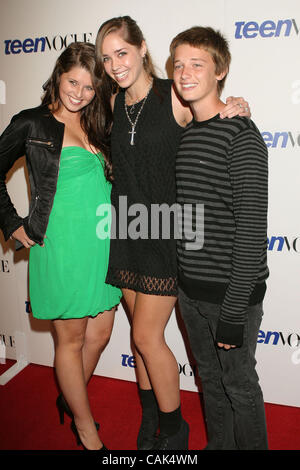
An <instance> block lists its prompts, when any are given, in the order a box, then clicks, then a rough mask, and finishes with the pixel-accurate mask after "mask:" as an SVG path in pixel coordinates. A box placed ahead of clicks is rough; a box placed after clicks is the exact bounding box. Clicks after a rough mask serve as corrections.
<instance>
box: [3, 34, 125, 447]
mask: <svg viewBox="0 0 300 470" xmlns="http://www.w3.org/2000/svg"><path fill="white" fill-rule="evenodd" d="M94 55H95V51H94V46H93V45H92V44H86V43H73V44H71V45H70V46H69V47H68V48H67V49H66V50H65V51H64V52H63V53H62V54H61V56H60V57H59V58H58V59H57V62H56V65H55V67H54V71H53V73H52V75H51V77H50V79H49V80H48V81H47V83H46V84H45V85H44V90H45V93H44V96H43V99H42V105H41V106H38V107H37V108H33V109H29V110H25V111H22V112H21V113H19V114H18V115H16V116H14V117H13V119H12V121H11V123H10V125H9V126H8V128H7V129H6V130H5V131H4V133H3V135H2V136H1V140H0V201H1V204H0V206H1V209H0V227H1V228H2V230H3V232H4V235H5V238H6V239H7V238H9V237H10V238H12V239H15V240H16V241H17V243H18V244H19V245H23V246H24V247H26V248H30V257H29V290H30V301H31V308H32V312H33V316H34V317H36V318H40V319H48V320H49V319H50V320H52V321H53V326H54V330H55V336H56V347H55V368H56V374H57V378H58V382H59V385H60V388H61V391H62V394H60V395H59V397H58V400H57V406H58V409H59V412H60V417H61V422H63V416H64V412H66V413H67V414H69V415H70V416H71V417H72V425H71V427H72V430H73V431H74V432H75V434H76V436H77V438H78V442H81V443H82V445H83V446H84V447H85V448H86V449H90V450H97V449H99V450H100V449H101V450H105V449H106V448H105V446H104V445H103V443H102V441H101V440H100V438H99V435H98V432H97V423H95V422H94V418H93V417H92V414H91V410H90V406H89V401H88V395H87V384H88V381H89V379H90V377H91V375H92V374H93V371H94V369H95V367H96V365H97V363H98V360H99V357H100V354H101V352H102V351H103V349H104V348H105V346H106V344H107V342H108V341H109V338H110V335H111V330H112V326H113V321H114V314H115V308H116V306H117V305H118V304H119V302H120V298H121V291H120V290H119V289H118V288H116V287H113V286H110V285H109V284H105V276H106V272H107V265H108V256H109V243H110V242H109V233H107V234H106V236H105V234H103V235H104V236H101V237H99V236H98V235H99V233H98V230H97V224H98V223H99V222H100V219H99V217H97V215H96V212H97V208H98V207H99V205H100V204H109V203H110V191H111V184H110V182H109V181H108V179H109V178H107V175H108V174H109V172H110V166H109V163H108V159H107V156H106V155H107V145H106V132H105V119H104V117H103V116H104V114H103V113H102V109H103V107H102V101H101V97H100V96H99V93H101V83H100V82H99V80H97V79H96V77H95V75H94V67H95V58H94ZM24 154H25V155H26V163H27V167H28V173H29V180H30V186H31V196H32V197H31V202H30V207H29V216H28V217H26V218H21V217H20V216H19V215H18V214H17V212H16V210H15V209H14V207H13V204H12V202H11V200H10V198H9V195H8V193H7V190H6V185H5V177H6V174H7V171H8V170H9V169H10V168H11V167H12V166H13V164H14V162H15V161H16V160H17V158H19V157H21V156H22V155H24Z"/></svg>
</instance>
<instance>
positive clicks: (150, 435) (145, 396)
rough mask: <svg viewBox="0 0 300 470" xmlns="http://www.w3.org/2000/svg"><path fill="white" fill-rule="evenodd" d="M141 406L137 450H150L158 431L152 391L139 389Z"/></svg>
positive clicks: (155, 404) (156, 411)
mask: <svg viewBox="0 0 300 470" xmlns="http://www.w3.org/2000/svg"><path fill="white" fill-rule="evenodd" d="M139 395H140V399H141V404H142V422H141V426H140V430H139V434H138V438H137V448H138V450H150V449H152V448H153V445H154V443H155V441H156V433H157V429H158V421H159V419H158V406H157V402H156V398H155V395H154V392H153V390H142V389H140V388H139Z"/></svg>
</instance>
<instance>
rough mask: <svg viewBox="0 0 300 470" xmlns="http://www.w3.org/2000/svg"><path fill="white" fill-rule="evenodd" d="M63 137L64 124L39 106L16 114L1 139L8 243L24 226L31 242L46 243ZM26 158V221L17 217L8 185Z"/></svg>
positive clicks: (0, 199) (1, 200)
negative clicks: (28, 195) (11, 173)
mask: <svg viewBox="0 0 300 470" xmlns="http://www.w3.org/2000/svg"><path fill="white" fill-rule="evenodd" d="M63 136H64V124H63V123H61V122H59V121H57V120H56V119H55V118H54V117H53V115H52V113H51V112H50V111H49V109H48V107H47V106H38V107H37V108H32V109H27V110H24V111H21V112H20V113H19V114H17V115H15V116H14V117H13V118H12V120H11V123H10V124H9V126H8V127H7V128H6V129H5V131H4V132H3V134H2V136H1V137H0V228H1V229H2V231H3V234H4V237H5V239H6V240H7V239H8V238H9V237H10V236H11V234H12V233H13V232H14V231H15V230H16V229H17V228H19V227H20V226H21V225H23V226H24V229H25V232H26V233H27V235H28V237H29V238H31V240H33V241H34V242H36V243H38V244H42V243H43V239H44V235H45V233H46V229H47V225H48V220H49V215H50V212H51V209H52V205H53V199H54V195H55V192H56V184H57V178H58V171H59V162H60V153H61V148H62V142H63ZM23 155H25V156H26V164H27V168H28V176H29V181H30V191H31V198H30V204H29V214H28V216H27V217H25V218H22V217H20V216H19V215H18V214H17V211H16V209H15V208H14V206H13V204H12V202H11V200H10V197H9V195H8V193H7V189H6V184H5V180H6V174H7V172H8V171H9V170H10V168H11V167H12V166H13V164H14V163H15V161H16V160H17V159H18V158H19V157H22V156H23ZM20 246H22V245H21V244H19V247H20ZM17 247H18V246H17Z"/></svg>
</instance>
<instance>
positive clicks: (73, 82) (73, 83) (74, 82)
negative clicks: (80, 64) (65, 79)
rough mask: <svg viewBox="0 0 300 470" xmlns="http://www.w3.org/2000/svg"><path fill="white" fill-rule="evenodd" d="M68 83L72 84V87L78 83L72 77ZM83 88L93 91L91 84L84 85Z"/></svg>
mask: <svg viewBox="0 0 300 470" xmlns="http://www.w3.org/2000/svg"><path fill="white" fill-rule="evenodd" d="M69 83H70V84H71V85H73V86H74V87H76V86H77V85H78V82H77V81H76V80H72V79H69ZM84 88H85V89H86V90H87V91H94V88H93V87H92V86H90V85H86V86H85V87H84Z"/></svg>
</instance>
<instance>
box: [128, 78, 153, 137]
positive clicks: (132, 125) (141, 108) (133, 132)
mask: <svg viewBox="0 0 300 470" xmlns="http://www.w3.org/2000/svg"><path fill="white" fill-rule="evenodd" d="M151 88H152V83H151V85H150V87H149V90H148V91H147V94H146V96H145V98H144V99H143V103H142V106H141V107H140V109H139V112H138V113H137V116H136V118H135V121H134V122H132V120H131V119H130V116H129V114H128V109H127V108H128V107H127V104H126V97H125V99H124V104H125V112H126V116H127V118H128V121H129V122H130V124H131V131H129V132H128V134H130V135H131V138H130V145H134V134H136V131H135V128H136V125H137V122H138V119H139V117H140V114H141V112H142V110H143V107H144V104H145V103H146V99H147V98H148V95H149V93H150V90H151ZM136 103H137V101H136V102H135V103H134V105H133V106H135V105H136ZM131 111H132V110H131Z"/></svg>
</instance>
